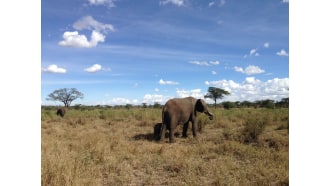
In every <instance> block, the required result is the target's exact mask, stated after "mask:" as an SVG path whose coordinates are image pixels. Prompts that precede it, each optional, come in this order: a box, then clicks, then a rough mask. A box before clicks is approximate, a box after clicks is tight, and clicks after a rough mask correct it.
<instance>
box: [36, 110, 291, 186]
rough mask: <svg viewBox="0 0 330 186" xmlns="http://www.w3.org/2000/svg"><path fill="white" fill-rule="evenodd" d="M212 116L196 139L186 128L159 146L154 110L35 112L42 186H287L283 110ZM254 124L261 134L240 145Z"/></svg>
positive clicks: (158, 118)
mask: <svg viewBox="0 0 330 186" xmlns="http://www.w3.org/2000/svg"><path fill="white" fill-rule="evenodd" d="M212 111H213V113H215V120H213V121H209V120H208V119H207V116H204V115H202V114H199V124H200V126H202V127H200V129H201V134H200V135H199V138H198V139H194V138H192V133H191V126H190V129H189V131H188V136H189V137H188V138H187V139H184V138H177V139H176V143H175V144H169V143H162V144H160V143H157V142H155V141H154V140H153V126H154V124H156V123H158V122H161V109H142V108H141V109H137V108H133V109H129V110H127V109H106V108H104V109H90V110H82V111H81V110H74V109H71V110H69V111H67V114H66V115H65V117H64V118H60V117H56V115H55V112H56V110H55V111H49V110H44V109H42V114H41V116H42V118H41V120H42V124H41V127H42V130H41V131H42V144H41V152H42V154H41V155H42V157H41V159H42V171H41V172H42V175H41V180H42V185H44V186H46V185H52V186H53V185H60V186H63V185H77V186H82V185H88V186H90V185H177V186H180V185H189V186H192V185H288V184H289V152H288V148H289V141H288V140H289V130H288V109H276V110H272V109H270V110H269V109H233V110H216V111H215V110H212ZM254 118H259V120H258V122H259V121H262V123H263V124H265V127H264V128H263V129H262V131H261V132H260V133H258V134H257V135H256V136H253V137H255V138H253V140H246V138H247V136H248V135H247V134H249V133H248V132H247V130H251V129H250V128H251V126H249V127H247V126H248V125H251V123H253V121H254V120H253V119H254ZM248 123H250V124H248ZM253 126H254V125H252V128H253ZM255 126H259V125H255ZM253 130H254V129H253ZM177 131H178V132H181V127H178V129H177ZM248 137H249V136H248Z"/></svg>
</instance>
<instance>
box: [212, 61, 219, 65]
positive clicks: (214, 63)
mask: <svg viewBox="0 0 330 186" xmlns="http://www.w3.org/2000/svg"><path fill="white" fill-rule="evenodd" d="M210 64H212V65H219V64H220V62H219V61H210Z"/></svg>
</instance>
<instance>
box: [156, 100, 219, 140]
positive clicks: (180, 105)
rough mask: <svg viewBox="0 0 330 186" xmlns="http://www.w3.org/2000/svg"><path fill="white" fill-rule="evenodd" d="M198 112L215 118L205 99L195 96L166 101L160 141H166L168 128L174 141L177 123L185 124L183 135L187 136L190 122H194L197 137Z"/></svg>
mask: <svg viewBox="0 0 330 186" xmlns="http://www.w3.org/2000/svg"><path fill="white" fill-rule="evenodd" d="M197 112H201V113H204V114H206V115H208V116H209V119H210V120H213V117H214V115H213V114H212V113H211V112H210V111H209V110H208V108H207V104H206V102H205V101H204V100H203V99H196V98H193V97H186V98H174V99H170V100H168V101H167V102H166V103H165V106H164V108H163V111H162V126H161V131H160V139H159V141H160V142H163V141H164V138H165V133H166V130H169V131H170V136H169V138H170V140H169V142H170V143H174V142H175V139H174V132H175V128H176V127H177V125H180V124H183V131H182V137H187V130H188V125H189V122H191V123H192V132H193V136H194V137H197V120H196V119H197Z"/></svg>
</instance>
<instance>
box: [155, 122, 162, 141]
mask: <svg viewBox="0 0 330 186" xmlns="http://www.w3.org/2000/svg"><path fill="white" fill-rule="evenodd" d="M161 129H162V123H157V124H155V125H154V139H155V140H159V139H160V131H161Z"/></svg>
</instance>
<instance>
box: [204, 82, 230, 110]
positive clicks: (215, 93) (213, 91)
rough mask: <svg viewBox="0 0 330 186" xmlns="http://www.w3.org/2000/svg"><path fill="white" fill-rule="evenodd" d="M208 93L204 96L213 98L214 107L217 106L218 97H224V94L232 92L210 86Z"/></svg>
mask: <svg viewBox="0 0 330 186" xmlns="http://www.w3.org/2000/svg"><path fill="white" fill-rule="evenodd" d="M207 91H208V93H207V94H206V95H205V96H204V98H211V99H213V101H214V107H215V108H217V99H222V98H223V97H224V95H230V93H229V92H228V91H226V90H224V89H221V88H216V87H209V88H208V90H207Z"/></svg>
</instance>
